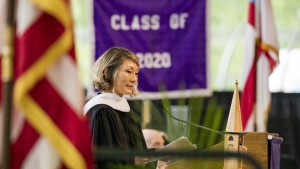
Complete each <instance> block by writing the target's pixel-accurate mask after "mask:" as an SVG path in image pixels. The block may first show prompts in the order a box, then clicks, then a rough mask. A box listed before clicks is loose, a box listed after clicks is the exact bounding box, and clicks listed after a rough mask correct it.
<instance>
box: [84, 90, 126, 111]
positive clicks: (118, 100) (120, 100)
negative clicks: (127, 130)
mask: <svg viewBox="0 0 300 169" xmlns="http://www.w3.org/2000/svg"><path fill="white" fill-rule="evenodd" d="M97 104H106V105H108V106H110V107H112V108H113V109H115V110H119V111H122V112H129V111H130V107H129V104H128V102H127V100H126V99H125V98H124V97H121V96H119V95H117V94H115V93H102V94H99V95H97V96H95V97H93V98H92V99H90V100H89V101H88V102H87V103H86V104H85V105H84V107H83V114H84V115H86V113H87V112H88V111H89V109H90V108H92V107H93V106H95V105H97Z"/></svg>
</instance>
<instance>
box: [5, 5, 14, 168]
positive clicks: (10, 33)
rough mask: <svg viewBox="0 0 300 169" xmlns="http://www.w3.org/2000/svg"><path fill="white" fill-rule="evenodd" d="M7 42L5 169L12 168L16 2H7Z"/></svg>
mask: <svg viewBox="0 0 300 169" xmlns="http://www.w3.org/2000/svg"><path fill="white" fill-rule="evenodd" d="M6 3H7V18H6V27H5V31H6V32H5V42H4V46H3V49H2V54H3V58H2V85H3V86H2V96H3V97H2V98H3V117H4V118H3V123H2V124H3V152H2V155H3V161H2V162H3V164H2V168H3V169H9V168H10V132H11V114H12V94H13V74H14V71H13V70H14V69H13V60H14V59H13V58H14V39H15V33H14V32H15V24H14V21H15V20H14V18H15V0H7V2H6Z"/></svg>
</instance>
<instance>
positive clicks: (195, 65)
mask: <svg viewBox="0 0 300 169" xmlns="http://www.w3.org/2000/svg"><path fill="white" fill-rule="evenodd" d="M93 2H94V5H93V7H94V26H95V38H96V39H95V50H96V51H95V59H97V58H98V57H99V56H100V55H101V54H102V53H103V52H104V51H106V50H107V49H108V48H110V47H112V46H120V47H125V48H128V49H130V50H131V51H133V52H134V53H136V54H137V56H138V57H139V60H140V64H141V69H140V72H139V90H140V91H141V94H140V96H139V97H138V98H150V99H158V98H161V97H162V96H168V97H170V98H177V97H191V96H207V95H210V94H211V92H210V90H209V85H208V62H207V58H208V55H207V51H208V50H207V25H206V22H207V1H206V0H196V1H186V0H172V1H170V0H159V1H153V0H143V1H141V0H126V1H124V0H94V1H93ZM161 91H166V92H161Z"/></svg>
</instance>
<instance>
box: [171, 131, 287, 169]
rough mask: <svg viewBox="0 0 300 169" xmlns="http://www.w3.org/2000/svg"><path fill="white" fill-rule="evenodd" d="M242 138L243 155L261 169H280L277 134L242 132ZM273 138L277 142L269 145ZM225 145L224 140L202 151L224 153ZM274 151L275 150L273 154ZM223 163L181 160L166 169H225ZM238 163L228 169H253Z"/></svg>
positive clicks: (196, 159) (205, 160) (242, 162)
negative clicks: (244, 150)
mask: <svg viewBox="0 0 300 169" xmlns="http://www.w3.org/2000/svg"><path fill="white" fill-rule="evenodd" d="M242 137H243V138H242V140H241V145H240V146H243V147H246V152H245V153H247V154H248V155H250V156H252V157H253V158H254V159H255V160H257V162H258V163H259V164H260V165H261V167H262V169H279V168H280V161H279V160H280V158H278V157H280V144H281V142H282V138H280V137H278V135H277V134H270V133H267V132H244V133H243V134H242ZM225 138H226V137H225ZM274 138H279V142H278V141H277V142H276V143H275V145H274V144H272V143H271V141H272V139H274ZM280 140H281V141H280ZM225 144H227V143H226V140H225V141H224V142H221V143H218V144H216V145H214V146H212V147H210V148H208V149H205V150H203V151H226V146H227V145H225ZM278 148H279V151H278ZM274 149H277V150H276V151H275V154H274V153H273V150H274ZM272 158H276V159H272ZM235 160H237V161H238V159H235ZM225 161H226V160H225V159H213V158H212V159H202V158H193V159H181V160H178V161H175V162H174V163H171V164H169V165H168V166H167V167H166V169H225V167H224V163H225ZM239 163H240V164H239V165H238V167H232V168H230V169H253V165H251V164H249V163H247V162H245V161H239ZM227 168H228V167H227Z"/></svg>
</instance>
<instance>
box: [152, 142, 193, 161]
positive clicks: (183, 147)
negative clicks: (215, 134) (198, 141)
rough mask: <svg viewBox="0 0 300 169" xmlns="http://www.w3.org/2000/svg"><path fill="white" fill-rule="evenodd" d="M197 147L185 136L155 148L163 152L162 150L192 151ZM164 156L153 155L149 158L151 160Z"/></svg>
mask: <svg viewBox="0 0 300 169" xmlns="http://www.w3.org/2000/svg"><path fill="white" fill-rule="evenodd" d="M195 149H197V146H196V145H194V144H192V143H191V142H190V140H189V139H188V138H186V137H180V138H178V139H177V140H174V141H172V142H171V143H169V144H167V145H166V146H164V147H163V148H161V149H158V150H156V152H164V151H176V150H180V151H192V150H195ZM162 158H164V157H153V158H151V162H152V161H156V160H159V159H162Z"/></svg>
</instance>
